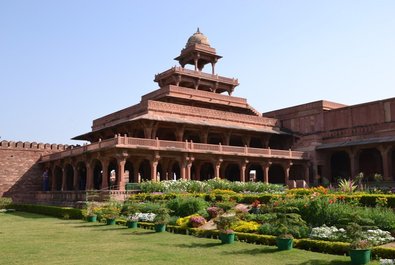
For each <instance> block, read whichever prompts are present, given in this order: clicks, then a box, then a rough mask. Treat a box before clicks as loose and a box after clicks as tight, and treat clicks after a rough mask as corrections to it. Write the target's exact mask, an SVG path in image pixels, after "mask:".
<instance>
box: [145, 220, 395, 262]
mask: <svg viewBox="0 0 395 265" xmlns="http://www.w3.org/2000/svg"><path fill="white" fill-rule="evenodd" d="M138 226H139V227H140V228H144V229H150V230H153V229H154V224H153V223H147V222H139V223H138ZM166 231H168V232H171V233H175V234H183V235H195V236H200V237H208V238H214V239H218V238H219V231H218V230H200V229H198V228H183V227H180V226H175V225H167V227H166ZM235 235H236V240H239V241H241V242H246V243H250V244H258V245H268V246H275V245H276V237H275V236H270V235H258V234H251V233H238V232H236V233H235ZM293 242H294V248H298V249H304V250H308V251H313V252H320V253H326V254H335V255H348V253H349V249H350V244H349V243H344V242H330V241H323V240H314V239H294V240H293ZM372 257H373V258H376V259H378V258H385V259H395V249H393V248H385V247H373V248H372Z"/></svg>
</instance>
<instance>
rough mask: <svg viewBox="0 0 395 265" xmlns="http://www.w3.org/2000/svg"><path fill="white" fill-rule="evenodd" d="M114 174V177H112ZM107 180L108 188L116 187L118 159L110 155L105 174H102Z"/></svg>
mask: <svg viewBox="0 0 395 265" xmlns="http://www.w3.org/2000/svg"><path fill="white" fill-rule="evenodd" d="M114 176H115V178H114ZM103 177H104V178H106V180H107V186H108V187H109V189H117V188H118V187H117V183H118V178H119V174H118V161H117V159H116V158H115V157H111V158H110V160H109V162H108V167H107V176H103Z"/></svg>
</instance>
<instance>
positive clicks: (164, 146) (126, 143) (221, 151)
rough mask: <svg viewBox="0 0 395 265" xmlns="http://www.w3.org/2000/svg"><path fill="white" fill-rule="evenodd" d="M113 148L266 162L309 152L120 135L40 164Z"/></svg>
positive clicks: (297, 157) (52, 156) (44, 158)
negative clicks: (238, 157) (241, 157)
mask: <svg viewBox="0 0 395 265" xmlns="http://www.w3.org/2000/svg"><path fill="white" fill-rule="evenodd" d="M111 148H123V149H135V150H136V149H137V150H154V151H168V152H169V151H170V152H172V151H173V152H179V153H180V152H181V153H195V154H217V155H224V156H235V155H237V156H246V157H264V158H283V159H291V160H304V159H307V156H306V153H305V152H300V151H293V150H291V149H289V150H277V149H271V148H253V147H247V146H244V147H242V146H228V145H221V144H218V145H215V144H203V143H194V142H192V141H189V142H188V141H185V142H180V141H166V140H159V139H158V138H157V139H145V138H133V137H126V136H120V135H116V137H114V138H111V139H107V140H104V141H100V142H96V143H92V144H89V145H84V146H81V147H77V148H73V149H69V150H65V151H62V152H58V153H55V154H50V155H45V156H42V157H41V160H40V162H41V163H45V162H49V161H53V160H59V159H64V158H67V157H72V156H78V155H82V154H84V153H87V152H96V151H102V150H106V149H111Z"/></svg>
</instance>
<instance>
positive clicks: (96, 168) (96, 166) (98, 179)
mask: <svg viewBox="0 0 395 265" xmlns="http://www.w3.org/2000/svg"><path fill="white" fill-rule="evenodd" d="M92 169H93V189H95V190H100V189H101V183H102V178H103V176H102V175H103V166H102V163H101V162H100V160H98V159H94V160H93V161H92Z"/></svg>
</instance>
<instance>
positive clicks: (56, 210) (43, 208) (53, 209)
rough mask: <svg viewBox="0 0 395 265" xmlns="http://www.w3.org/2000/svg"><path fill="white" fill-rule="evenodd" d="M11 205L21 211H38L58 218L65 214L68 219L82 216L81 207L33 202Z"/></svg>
mask: <svg viewBox="0 0 395 265" xmlns="http://www.w3.org/2000/svg"><path fill="white" fill-rule="evenodd" d="M12 207H13V208H14V209H16V210H18V211H22V212H30V213H38V214H43V215H49V216H53V217H58V218H65V217H66V216H68V217H69V219H82V217H83V216H82V211H81V209H75V208H70V207H57V206H48V205H33V204H13V205H12Z"/></svg>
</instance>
